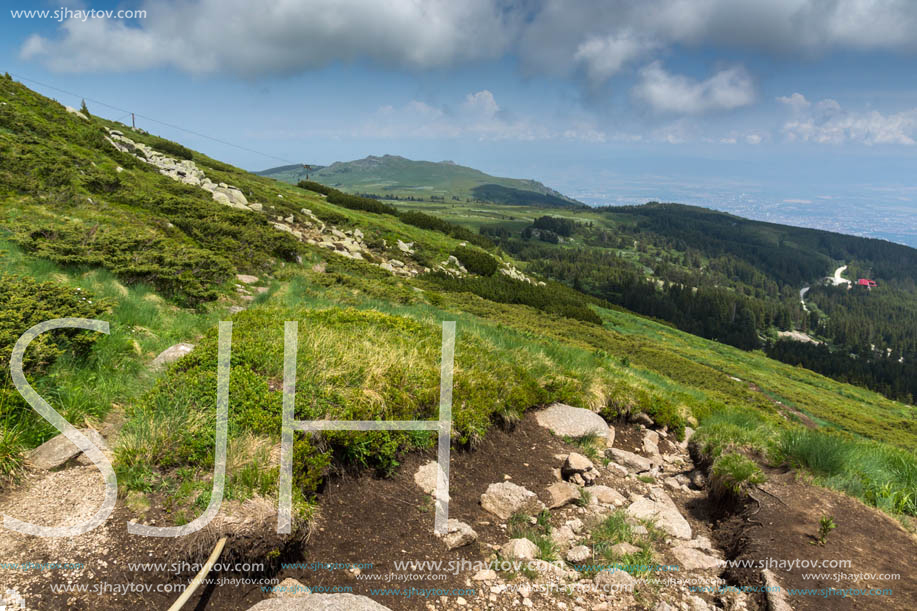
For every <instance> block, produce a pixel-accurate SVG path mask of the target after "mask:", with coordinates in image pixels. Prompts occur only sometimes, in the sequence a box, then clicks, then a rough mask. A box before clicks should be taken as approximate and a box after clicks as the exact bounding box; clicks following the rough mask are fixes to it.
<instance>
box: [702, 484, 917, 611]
mask: <svg viewBox="0 0 917 611" xmlns="http://www.w3.org/2000/svg"><path fill="white" fill-rule="evenodd" d="M762 489H763V490H764V491H766V493H767V494H762V493H761V492H760V491H757V492H754V493H753V494H754V496H755V498H756V499H758V501H759V502H760V503H758V502H752V503H751V504H749V506H748V507H747V509H746V511H745V512H744V513H743V514H742V515H741V516H731V517H728V518H727V519H725V520H723V522H722V523H721V524H720V525H719V526H718V527H717V528H716V529H715V534H716V537H717V540H718V542H719V543H720V545H721V546H722V547H724V548H725V549H726V550H727V552H728V555H727V558H729V559H739V560H751V561H756V562H758V561H762V560H764V561H766V560H768V559H772V560H791V559H800V560H810V561H817V562H819V563H821V564H822V565H824V563H825V562H828V563H832V562H835V561H850V566H847V567H844V568H823V567H821V568H812V567H794V568H779V567H772V570H773V571H774V573H776V575H777V578H778V580H779V581H780V585H781V586H782V587H783V588H784V589H798V590H830V589H832V588H833V589H835V590H842V589H844V590H849V589H856V590H869V589H875V590H882V589H891V590H892V594H890V595H884V594H880V595H867V594H850V595H847V596H839V595H835V594H829V595H825V594H815V593H811V594H805V595H797V596H790V597H788V601H789V602H790V604H791V605H792V606H793V608H794V609H797V610H808V609H877V610H879V609H892V610H901V611H905V610H913V609H917V577H915V576H917V540H915V538H914V536H913V535H911V534H910V533H908V532H906V531H905V530H904V529H903V528H901V526H900V524H899V523H898V522H896V521H895V520H894V519H892V518H890V517H889V516H887V515H886V514H884V513H882V512H880V511H878V510H876V509H874V508H872V507H867V506H866V505H864V504H863V503H861V502H860V501H858V500H857V499H854V498H851V497H849V496H846V495H843V494H840V493H838V492H834V491H832V490H827V489H824V488H820V487H817V486H812V485H810V484H808V483H806V482H805V481H804V479H803V478H802V477H800V476H798V475H797V474H795V473H794V472H785V471H779V470H776V469H772V470H769V472H768V481H767V483H765V484H764V485H763V486H762ZM822 516H831V517H833V519H834V521H835V523H836V524H837V528H835V529H834V530H833V531H831V533H830V534H829V535H828V538H827V542H826V543H825V545H823V546H822V545H817V544H815V545H813V543H815V540H816V536H815V535H816V533H817V531H818V524H819V520H820V518H821V517H822ZM726 575H727V579H728V581H729V582H730V583H737V584H742V585H761V580H760V570H759V569H757V568H754V569H746V568H733V569H727V571H726ZM816 575H820V577H816ZM864 575H870V577H864ZM880 575H898V576H899V578H898V579H880V578H877V577H878V576H880ZM857 576H859V577H857Z"/></svg>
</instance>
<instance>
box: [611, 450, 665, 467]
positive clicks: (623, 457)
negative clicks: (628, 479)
mask: <svg viewBox="0 0 917 611" xmlns="http://www.w3.org/2000/svg"><path fill="white" fill-rule="evenodd" d="M605 454H606V456H607V455H608V454H611V459H612V460H614V461H615V462H616V463H619V464H621V465H623V466H625V467H627V468H628V469H630V470H631V471H634V472H635V473H643V472H644V471H649V470H650V469H652V468H653V463H652V461H651V460H650V459H648V458H644V457H643V456H640V455H638V454H634V453H633V452H628V451H627V450H619V449H617V448H611V449H610V450H608V451H606V452H605Z"/></svg>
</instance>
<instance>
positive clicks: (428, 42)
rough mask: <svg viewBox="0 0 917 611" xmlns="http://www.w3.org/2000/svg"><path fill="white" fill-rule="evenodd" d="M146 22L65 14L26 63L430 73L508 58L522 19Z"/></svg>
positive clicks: (308, 13)
mask: <svg viewBox="0 0 917 611" xmlns="http://www.w3.org/2000/svg"><path fill="white" fill-rule="evenodd" d="M143 8H144V9H145V10H146V11H147V18H146V19H142V20H139V21H137V22H136V23H135V24H131V26H130V27H128V25H127V24H126V23H125V22H123V21H119V20H115V19H89V20H87V21H85V22H83V21H80V20H68V21H65V22H64V23H63V24H62V25H61V26H60V31H59V33H58V34H59V35H58V36H57V37H54V38H46V37H44V36H40V35H33V36H31V37H29V38H28V39H27V40H26V42H25V43H24V44H23V46H22V48H21V49H20V55H21V57H22V58H24V59H32V60H39V61H42V62H43V63H44V64H46V65H47V66H48V67H49V68H51V69H53V70H57V71H62V72H101V71H130V70H146V69H151V68H160V67H175V68H178V69H180V70H183V71H185V72H190V73H212V72H229V73H236V74H241V75H244V76H259V75H263V74H291V73H297V72H301V71H305V70H310V69H315V68H320V67H322V66H326V65H328V64H330V63H332V62H335V61H354V60H360V59H368V60H371V61H372V62H375V63H377V64H379V65H384V66H395V67H405V68H411V69H427V68H434V67H439V66H448V65H451V64H455V63H458V62H463V61H473V60H478V59H484V58H494V57H499V56H501V55H502V53H503V52H504V50H505V48H506V44H507V42H508V40H509V37H510V35H511V34H510V33H511V32H512V31H513V30H514V26H513V24H512V23H511V21H512V20H513V19H516V18H517V17H518V15H517V14H515V13H512V12H507V11H503V10H502V7H501V6H499V5H498V3H496V2H492V1H491V0H463V1H462V2H452V1H450V0H391V1H389V2H362V1H360V0H310V1H309V2H296V1H294V0H265V1H262V2H248V1H245V0H199V1H197V2H195V1H179V0H171V1H169V2H152V1H148V2H146V3H145V4H144V6H143Z"/></svg>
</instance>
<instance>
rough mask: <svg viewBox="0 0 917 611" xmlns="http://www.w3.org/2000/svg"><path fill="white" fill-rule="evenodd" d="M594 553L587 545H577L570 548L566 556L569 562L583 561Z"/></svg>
mask: <svg viewBox="0 0 917 611" xmlns="http://www.w3.org/2000/svg"><path fill="white" fill-rule="evenodd" d="M591 555H592V552H591V551H589V548H588V547H586V546H585V545H577V546H576V547H573V548H570V550H569V551H568V552H567V555H566V556H565V558H566V559H567V561H568V562H574V563H576V562H583V561H585V560H587V559H588V558H589V556H591Z"/></svg>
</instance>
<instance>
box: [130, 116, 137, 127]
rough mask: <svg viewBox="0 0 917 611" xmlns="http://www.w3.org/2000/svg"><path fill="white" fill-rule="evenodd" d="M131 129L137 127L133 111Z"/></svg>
mask: <svg viewBox="0 0 917 611" xmlns="http://www.w3.org/2000/svg"><path fill="white" fill-rule="evenodd" d="M131 129H137V125H136V123H134V113H131Z"/></svg>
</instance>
